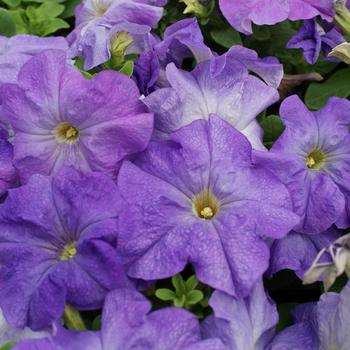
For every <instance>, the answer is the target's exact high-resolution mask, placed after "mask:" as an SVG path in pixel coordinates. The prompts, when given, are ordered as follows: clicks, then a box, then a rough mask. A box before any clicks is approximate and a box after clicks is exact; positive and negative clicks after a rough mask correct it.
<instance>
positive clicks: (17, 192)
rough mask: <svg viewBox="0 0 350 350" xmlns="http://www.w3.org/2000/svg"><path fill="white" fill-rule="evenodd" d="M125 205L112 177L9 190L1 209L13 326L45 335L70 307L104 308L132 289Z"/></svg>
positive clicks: (1, 277) (62, 178) (70, 174)
mask: <svg viewBox="0 0 350 350" xmlns="http://www.w3.org/2000/svg"><path fill="white" fill-rule="evenodd" d="M118 203H119V196H118V190H117V188H116V186H115V184H114V182H113V181H112V180H111V179H110V178H109V177H108V176H105V175H103V174H100V173H90V174H88V175H83V174H81V173H79V172H77V171H76V170H74V169H72V168H64V169H62V170H61V171H60V172H59V173H58V174H57V175H56V176H55V177H46V176H42V175H34V176H32V177H31V179H30V180H29V182H28V183H27V184H26V185H24V186H22V187H19V188H16V189H12V190H10V191H9V194H8V197H7V198H6V201H5V202H4V203H3V204H2V205H1V207H0V284H1V289H0V306H1V308H2V311H3V313H4V315H5V317H6V319H7V321H8V322H9V323H10V324H11V326H14V327H18V328H23V327H25V326H26V325H28V326H30V327H31V328H32V329H34V330H39V329H43V328H45V327H48V326H49V325H51V323H52V322H54V321H56V320H57V319H58V318H59V317H60V316H62V314H63V311H64V307H65V303H68V304H71V305H73V306H74V307H76V308H78V309H83V310H86V309H96V308H99V307H101V305H102V303H103V300H104V298H105V296H106V294H107V293H108V291H110V290H113V289H115V288H118V287H123V286H125V283H126V277H125V274H124V269H123V266H122V264H121V263H120V261H119V257H118V254H117V252H116V239H117V216H118V211H119V205H118Z"/></svg>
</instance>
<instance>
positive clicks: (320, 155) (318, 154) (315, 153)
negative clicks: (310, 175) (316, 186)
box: [305, 148, 327, 170]
mask: <svg viewBox="0 0 350 350" xmlns="http://www.w3.org/2000/svg"><path fill="white" fill-rule="evenodd" d="M326 158H327V156H326V154H325V153H324V152H323V151H322V150H320V149H317V148H316V149H314V150H312V151H311V152H310V153H309V154H308V156H307V157H306V158H305V164H306V166H307V167H308V168H309V169H312V170H318V169H320V168H322V167H323V166H324V165H325V163H326V160H327V159H326Z"/></svg>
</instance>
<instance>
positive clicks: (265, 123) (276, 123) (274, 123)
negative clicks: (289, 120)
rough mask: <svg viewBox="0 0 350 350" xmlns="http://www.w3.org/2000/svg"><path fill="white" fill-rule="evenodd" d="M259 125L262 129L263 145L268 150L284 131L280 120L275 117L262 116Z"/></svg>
mask: <svg viewBox="0 0 350 350" xmlns="http://www.w3.org/2000/svg"><path fill="white" fill-rule="evenodd" d="M260 125H261V127H262V128H263V129H264V145H265V146H266V147H268V148H270V147H271V146H272V145H273V143H274V142H275V141H276V140H277V139H278V138H279V136H280V135H281V134H282V132H283V130H284V125H283V123H282V120H281V119H280V118H279V117H278V116H277V115H269V116H267V117H266V116H264V117H262V118H261V119H260Z"/></svg>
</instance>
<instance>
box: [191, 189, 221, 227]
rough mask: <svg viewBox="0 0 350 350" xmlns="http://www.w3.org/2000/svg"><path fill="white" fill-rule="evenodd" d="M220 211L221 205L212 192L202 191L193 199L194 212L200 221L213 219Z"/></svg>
mask: <svg viewBox="0 0 350 350" xmlns="http://www.w3.org/2000/svg"><path fill="white" fill-rule="evenodd" d="M219 209H220V203H219V201H218V199H217V198H216V197H215V195H214V194H213V193H212V192H210V191H202V192H200V193H198V194H197V195H196V196H195V197H194V198H193V199H192V211H193V213H194V214H195V215H196V216H198V217H199V218H200V219H204V220H210V219H212V218H213V217H214V216H215V215H216V214H217V213H218V211H219Z"/></svg>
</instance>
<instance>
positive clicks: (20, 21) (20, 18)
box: [9, 9, 29, 34]
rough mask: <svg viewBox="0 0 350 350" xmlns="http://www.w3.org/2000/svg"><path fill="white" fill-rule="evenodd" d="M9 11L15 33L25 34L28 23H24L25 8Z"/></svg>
mask: <svg viewBox="0 0 350 350" xmlns="http://www.w3.org/2000/svg"><path fill="white" fill-rule="evenodd" d="M9 12H10V13H11V16H12V18H13V20H14V21H15V24H16V34H26V33H28V32H29V30H28V25H27V23H26V19H27V17H26V14H25V10H23V9H18V10H11V11H9Z"/></svg>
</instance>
